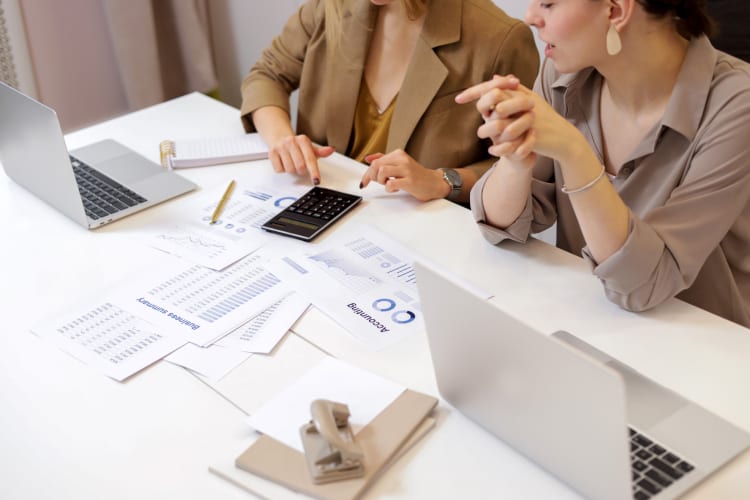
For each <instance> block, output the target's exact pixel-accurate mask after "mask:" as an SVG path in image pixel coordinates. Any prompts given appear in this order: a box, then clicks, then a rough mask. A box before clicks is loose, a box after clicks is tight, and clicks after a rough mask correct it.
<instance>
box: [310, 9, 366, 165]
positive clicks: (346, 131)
mask: <svg viewBox="0 0 750 500" xmlns="http://www.w3.org/2000/svg"><path fill="white" fill-rule="evenodd" d="M376 20H377V8H376V7H375V6H374V5H373V4H372V3H370V2H355V5H354V6H353V7H352V8H351V11H348V12H345V13H344V18H343V20H342V29H343V33H342V39H341V42H340V45H339V47H338V51H337V53H336V55H335V56H334V57H330V58H329V62H328V69H327V73H326V81H325V86H324V87H323V88H324V89H325V94H326V102H327V105H326V120H327V121H328V124H327V136H328V145H330V146H333V147H335V148H336V151H338V152H339V153H342V154H343V153H345V152H346V148H347V147H348V146H349V138H350V136H351V133H352V127H353V124H354V111H355V109H356V107H357V97H358V94H359V87H360V83H361V82H362V74H363V73H364V67H365V60H366V59H367V50H368V48H369V46H370V40H371V38H372V33H373V28H374V26H375V21H376Z"/></svg>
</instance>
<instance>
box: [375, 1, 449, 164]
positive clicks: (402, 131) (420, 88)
mask: <svg viewBox="0 0 750 500" xmlns="http://www.w3.org/2000/svg"><path fill="white" fill-rule="evenodd" d="M441 3H442V5H441V7H442V8H441V9H439V10H438V9H437V8H432V9H430V8H428V11H427V17H426V18H425V20H424V26H423V27H422V34H421V36H420V38H419V40H417V45H416V47H415V48H414V55H413V56H412V59H411V63H410V64H409V69H407V71H406V76H405V77H404V82H403V84H402V85H401V90H400V91H399V94H398V98H397V100H396V108H395V109H394V110H393V118H392V120H391V128H390V131H389V133H388V145H387V148H386V149H387V151H393V150H394V149H399V148H400V149H404V148H405V147H406V143H407V142H408V141H409V138H410V137H411V135H412V133H413V132H414V129H415V128H416V126H417V123H419V120H420V119H421V118H422V115H424V113H425V111H426V110H427V108H428V106H429V105H430V103H431V102H432V100H433V99H434V98H435V96H436V95H437V92H438V90H439V89H440V86H441V85H442V84H443V82H444V81H445V79H446V78H447V76H448V68H446V67H445V65H444V64H443V63H442V61H441V60H440V58H439V57H438V56H437V55H436V54H435V51H434V49H435V48H436V47H439V46H441V45H446V44H449V43H454V42H457V41H459V39H460V36H461V0H444V1H443V2H441Z"/></svg>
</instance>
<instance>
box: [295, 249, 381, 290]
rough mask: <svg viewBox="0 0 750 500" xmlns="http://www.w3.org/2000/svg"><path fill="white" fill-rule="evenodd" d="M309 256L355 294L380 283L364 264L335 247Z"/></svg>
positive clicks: (371, 288)
mask: <svg viewBox="0 0 750 500" xmlns="http://www.w3.org/2000/svg"><path fill="white" fill-rule="evenodd" d="M309 258H310V260H312V261H313V262H315V263H316V264H317V265H318V266H319V267H320V268H321V269H323V271H325V273H326V274H328V275H329V276H331V277H332V278H334V279H335V280H336V281H338V282H339V283H341V284H342V285H344V286H345V287H347V288H349V289H350V290H352V291H353V292H355V293H357V294H362V293H366V292H368V291H370V290H373V289H374V288H376V287H377V286H378V285H380V284H381V283H382V281H381V280H380V279H379V278H377V277H376V276H374V275H373V274H371V273H370V272H369V271H367V269H366V268H365V267H364V266H362V265H360V264H358V263H357V262H353V261H352V260H350V259H348V258H347V257H346V256H345V255H342V254H341V252H340V251H339V250H337V249H335V248H334V249H331V250H327V251H325V252H321V253H319V254H316V255H312V256H310V257H309Z"/></svg>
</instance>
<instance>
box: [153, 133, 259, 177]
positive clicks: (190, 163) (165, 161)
mask: <svg viewBox="0 0 750 500" xmlns="http://www.w3.org/2000/svg"><path fill="white" fill-rule="evenodd" d="M159 156H160V157H161V164H162V166H164V167H165V168H168V169H170V170H171V169H173V168H191V167H205V166H208V165H220V164H222V163H239V162H242V161H251V160H262V159H264V158H268V146H266V143H265V142H263V139H262V138H261V137H260V135H259V134H257V133H254V134H243V135H237V136H232V137H212V138H205V139H192V140H164V141H161V143H159Z"/></svg>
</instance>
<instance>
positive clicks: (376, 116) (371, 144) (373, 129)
mask: <svg viewBox="0 0 750 500" xmlns="http://www.w3.org/2000/svg"><path fill="white" fill-rule="evenodd" d="M397 98H398V95H397V96H396V97H394V98H393V100H392V101H391V103H390V104H389V105H388V107H387V108H385V110H384V111H383V112H382V113H381V112H380V111H379V110H378V106H377V104H375V99H373V98H372V95H371V94H370V89H369V88H367V82H365V79H364V78H362V83H361V84H360V86H359V97H358V98H357V108H356V109H355V110H354V130H352V140H351V143H350V146H349V152H348V154H347V156H349V157H350V158H354V159H355V160H357V161H358V162H363V161H364V158H365V156H367V155H369V154H372V153H387V151H386V150H385V147H386V146H387V145H388V131H389V130H390V128H391V118H392V117H393V109H394V108H395V107H396V99H397Z"/></svg>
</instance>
